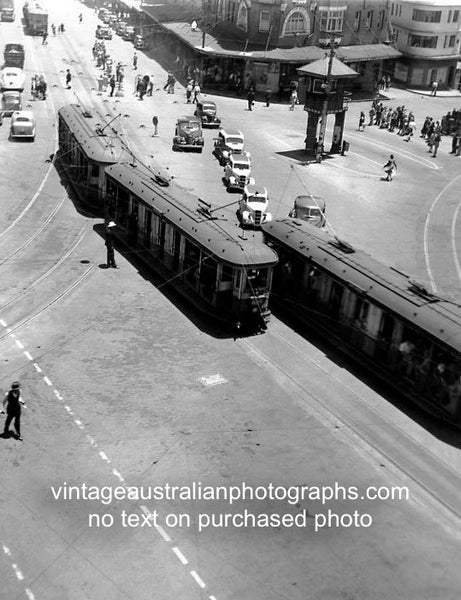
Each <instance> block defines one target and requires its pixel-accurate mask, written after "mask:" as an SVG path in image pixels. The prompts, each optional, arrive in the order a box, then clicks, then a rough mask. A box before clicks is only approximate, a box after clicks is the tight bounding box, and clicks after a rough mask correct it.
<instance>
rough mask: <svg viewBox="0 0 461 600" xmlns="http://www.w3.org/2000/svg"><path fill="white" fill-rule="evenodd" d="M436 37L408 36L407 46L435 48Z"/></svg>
mask: <svg viewBox="0 0 461 600" xmlns="http://www.w3.org/2000/svg"><path fill="white" fill-rule="evenodd" d="M437 39H438V38H437V36H436V35H413V34H412V33H410V34H409V35H408V45H409V46H410V47H412V48H437Z"/></svg>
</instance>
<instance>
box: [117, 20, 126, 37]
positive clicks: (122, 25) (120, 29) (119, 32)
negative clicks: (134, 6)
mask: <svg viewBox="0 0 461 600" xmlns="http://www.w3.org/2000/svg"><path fill="white" fill-rule="evenodd" d="M126 25H127V24H126V21H117V22H116V23H115V25H114V28H115V33H116V34H117V35H123V32H124V31H125V27H126Z"/></svg>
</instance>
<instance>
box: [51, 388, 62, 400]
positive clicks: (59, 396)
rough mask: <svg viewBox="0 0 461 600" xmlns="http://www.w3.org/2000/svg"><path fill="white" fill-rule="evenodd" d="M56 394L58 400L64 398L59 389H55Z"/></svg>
mask: <svg viewBox="0 0 461 600" xmlns="http://www.w3.org/2000/svg"><path fill="white" fill-rule="evenodd" d="M53 392H54V395H55V396H56V398H57V399H58V400H63V397H62V396H61V394H60V393H59V392H58V390H53Z"/></svg>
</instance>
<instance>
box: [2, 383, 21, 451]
mask: <svg viewBox="0 0 461 600" xmlns="http://www.w3.org/2000/svg"><path fill="white" fill-rule="evenodd" d="M19 387H20V386H19V383H18V382H17V381H15V382H14V383H13V384H12V385H11V389H10V391H9V392H8V393H7V394H6V396H5V399H4V400H3V406H4V407H5V406H6V415H7V416H6V421H5V427H4V430H3V435H4V436H5V437H7V436H8V433H9V429H10V423H11V421H12V420H13V419H14V428H15V429H16V434H17V439H18V440H22V437H21V404H23V405H24V407H25V404H24V401H23V399H22V398H21V392H20V391H19ZM4 412H5V411H4V410H2V413H4Z"/></svg>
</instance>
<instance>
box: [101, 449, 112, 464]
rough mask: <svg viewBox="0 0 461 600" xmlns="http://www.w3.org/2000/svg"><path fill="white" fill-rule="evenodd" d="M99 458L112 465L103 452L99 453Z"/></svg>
mask: <svg viewBox="0 0 461 600" xmlns="http://www.w3.org/2000/svg"><path fill="white" fill-rule="evenodd" d="M99 456H100V457H101V458H102V460H105V461H106V462H107V463H110V459H109V458H108V457H107V455H106V454H105V453H104V452H103V451H102V450H101V451H100V452H99Z"/></svg>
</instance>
